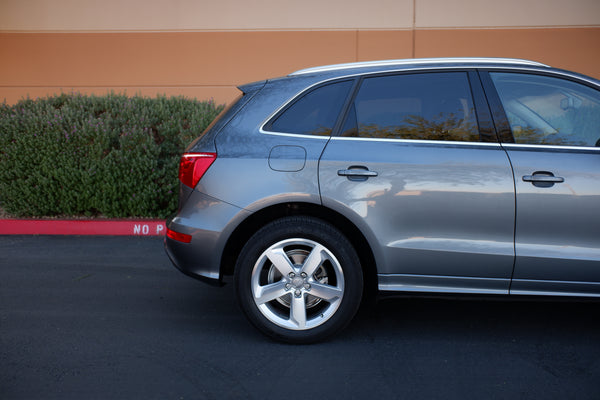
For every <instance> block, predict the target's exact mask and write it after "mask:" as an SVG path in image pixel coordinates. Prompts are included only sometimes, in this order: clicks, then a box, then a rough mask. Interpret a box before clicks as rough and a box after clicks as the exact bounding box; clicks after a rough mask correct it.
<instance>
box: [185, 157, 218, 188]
mask: <svg viewBox="0 0 600 400" xmlns="http://www.w3.org/2000/svg"><path fill="white" fill-rule="evenodd" d="M216 159H217V153H185V154H184V155H183V156H181V160H179V180H180V181H181V183H183V184H184V185H186V186H189V187H191V188H192V189H193V188H195V187H196V185H197V184H198V181H199V180H200V178H202V175H204V173H205V172H206V171H207V170H208V168H209V167H210V166H211V164H212V163H213V162H214V161H215V160H216Z"/></svg>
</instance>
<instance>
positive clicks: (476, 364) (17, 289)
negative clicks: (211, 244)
mask: <svg viewBox="0 0 600 400" xmlns="http://www.w3.org/2000/svg"><path fill="white" fill-rule="evenodd" d="M0 398H2V399H5V400H7V399H83V398H85V399H108V398H111V399H137V398H144V399H281V398H287V399H296V398H298V399H299V398H302V399H310V398H313V399H365V398H371V399H392V398H393V399H448V398H456V399H459V398H460V399H598V398H600V303H598V302H579V301H577V302H575V301H567V302H565V301H528V300H526V299H517V300H513V301H490V300H486V299H469V300H465V299H450V300H449V299H420V298H391V299H385V300H382V301H380V302H379V303H378V304H377V305H376V306H374V307H370V308H368V309H364V310H362V311H361V313H360V314H359V315H358V317H357V318H356V320H355V321H354V322H353V323H352V324H351V325H350V327H349V328H348V329H347V330H345V331H344V332H343V333H342V334H341V335H340V336H339V337H336V338H334V339H333V340H331V341H328V342H326V343H320V344H316V345H309V346H292V345H284V344H279V343H275V342H273V341H271V340H269V339H267V338H265V337H263V336H262V335H261V334H259V333H258V332H257V331H255V330H254V328H252V327H251V326H250V325H249V323H247V322H246V320H245V319H244V317H243V315H242V313H241V311H240V310H239V309H238V307H237V305H236V302H235V298H234V294H233V288H232V285H228V286H225V287H223V288H216V287H211V286H207V285H205V284H203V283H201V282H198V281H195V280H193V279H190V278H188V277H186V276H184V275H183V274H181V273H180V272H178V271H177V270H175V269H174V268H173V267H172V266H171V264H170V262H169V260H168V259H167V257H166V255H165V254H164V251H163V248H162V238H160V237H155V238H148V237H145V238H144V237H96V236H91V237H90V236H88V237H77V236H0Z"/></svg>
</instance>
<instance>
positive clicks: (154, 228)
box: [0, 219, 167, 236]
mask: <svg viewBox="0 0 600 400" xmlns="http://www.w3.org/2000/svg"><path fill="white" fill-rule="evenodd" d="M166 231H167V229H166V227H165V221H162V220H155V219H146V220H142V219H140V220H46V219H4V220H0V235H111V236H163V235H164V234H165V233H166Z"/></svg>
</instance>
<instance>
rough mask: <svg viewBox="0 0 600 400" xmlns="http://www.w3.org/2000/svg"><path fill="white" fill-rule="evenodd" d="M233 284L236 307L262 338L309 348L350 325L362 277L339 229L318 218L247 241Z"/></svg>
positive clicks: (286, 222) (292, 221) (295, 219)
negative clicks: (240, 309) (304, 345)
mask: <svg viewBox="0 0 600 400" xmlns="http://www.w3.org/2000/svg"><path fill="white" fill-rule="evenodd" d="M273 260H275V261H273ZM234 284H235V291H236V294H237V297H238V301H239V304H240V307H241V308H242V310H243V311H244V314H245V315H246V317H247V318H248V320H249V321H250V322H251V323H252V324H253V325H254V326H255V327H256V328H258V329H259V330H260V331H261V332H263V333H264V334H266V335H268V336H270V337H272V338H274V339H276V340H278V341H283V342H288V343H312V342H317V341H322V340H324V339H325V338H327V337H329V336H331V335H333V334H335V333H337V332H339V331H340V330H342V329H343V328H344V327H346V325H348V323H349V322H350V321H351V320H352V318H353V317H354V315H355V314H356V311H357V310H358V307H359V305H360V302H361V297H362V292H363V275H362V269H361V266H360V262H359V258H358V255H357V254H356V251H355V250H354V248H353V247H352V245H351V244H350V241H349V240H348V239H347V238H346V237H345V236H344V235H343V234H342V233H341V232H340V231H339V230H338V229H336V228H335V227H334V226H332V225H331V224H329V223H327V222H324V221H322V220H320V219H317V218H313V217H306V216H291V217H284V218H281V219H278V220H275V221H273V222H271V223H269V224H267V225H265V226H264V227H263V228H261V229H260V230H258V231H257V232H256V233H255V234H254V235H253V236H252V237H251V238H250V239H249V240H248V242H247V243H246V245H245V246H244V248H243V249H242V251H241V253H240V256H239V257H238V260H237V263H236V267H235V274H234Z"/></svg>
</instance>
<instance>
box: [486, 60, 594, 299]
mask: <svg viewBox="0 0 600 400" xmlns="http://www.w3.org/2000/svg"><path fill="white" fill-rule="evenodd" d="M484 80H485V81H486V89H487V85H490V86H491V85H493V86H495V89H496V91H497V95H498V96H496V93H492V94H491V95H490V96H489V97H490V101H491V102H492V104H494V103H495V102H497V101H499V102H501V104H502V106H503V109H504V112H501V113H495V114H494V115H495V116H496V114H498V115H500V118H499V121H498V123H499V124H500V125H502V124H503V123H504V124H505V125H507V129H510V131H511V132H512V134H513V137H514V143H505V144H503V146H504V148H505V149H506V151H507V153H508V155H509V158H510V161H511V163H512V166H513V168H514V175H515V188H516V210H517V213H516V229H515V249H516V260H515V270H514V276H513V282H512V286H511V293H515V294H530V293H534V294H556V295H560V294H566V295H577V294H581V295H590V294H598V295H600V147H598V146H600V92H599V91H598V88H594V87H593V85H592V83H591V82H583V81H575V80H573V78H570V79H568V78H566V77H561V76H551V75H547V74H539V73H537V74H534V73H516V72H514V71H513V72H503V71H491V72H489V80H488V79H487V78H486V79H484ZM491 90H493V89H490V90H489V91H490V92H491Z"/></svg>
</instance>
